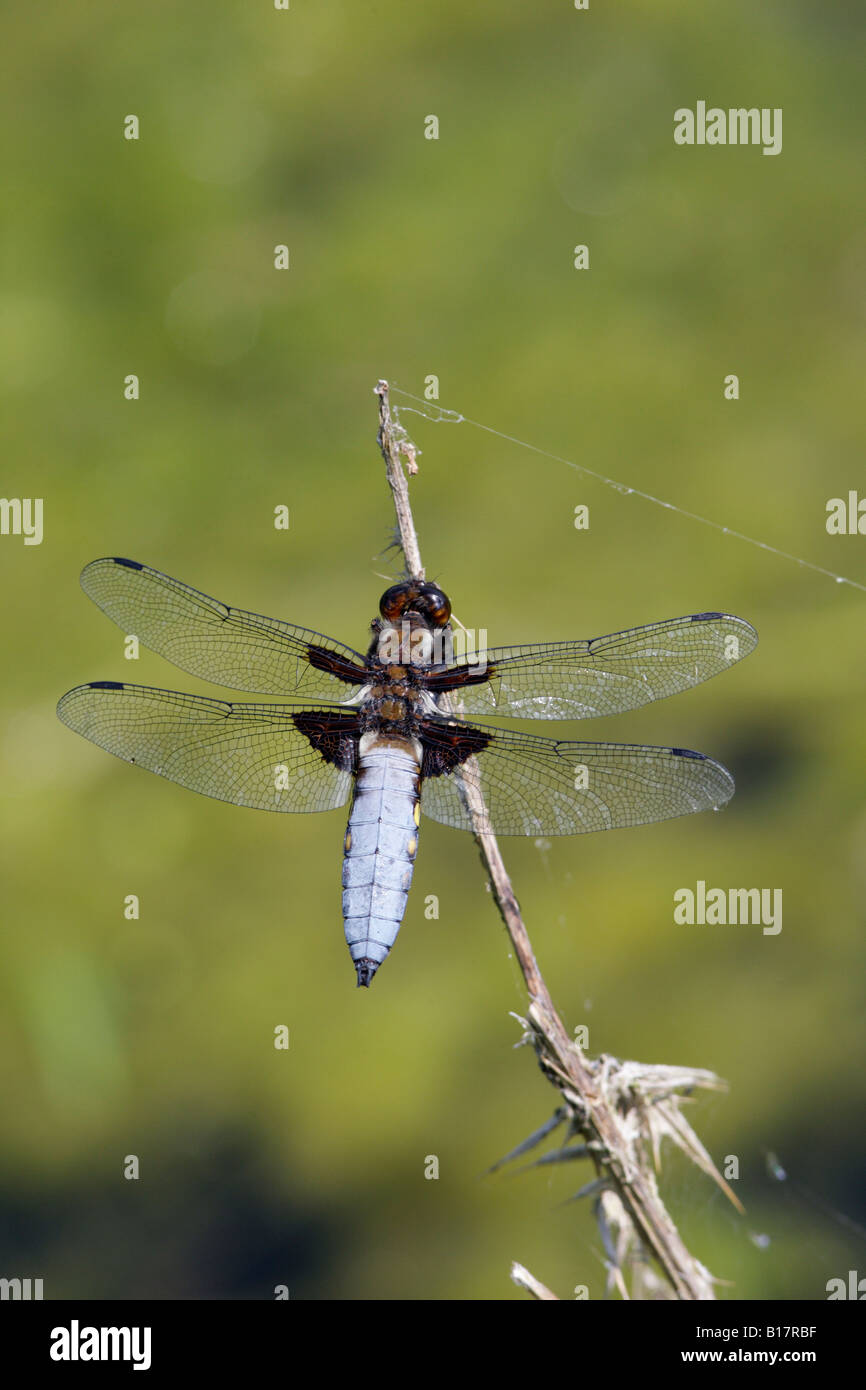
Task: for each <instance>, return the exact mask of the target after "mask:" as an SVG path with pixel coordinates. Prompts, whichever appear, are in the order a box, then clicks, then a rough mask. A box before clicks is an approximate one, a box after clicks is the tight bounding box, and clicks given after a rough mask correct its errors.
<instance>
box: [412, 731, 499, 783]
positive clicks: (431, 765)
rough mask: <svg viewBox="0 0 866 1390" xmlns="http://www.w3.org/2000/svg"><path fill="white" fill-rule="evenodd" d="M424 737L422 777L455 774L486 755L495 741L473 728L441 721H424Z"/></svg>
mask: <svg viewBox="0 0 866 1390" xmlns="http://www.w3.org/2000/svg"><path fill="white" fill-rule="evenodd" d="M420 733H421V745H422V747H423V749H424V757H423V759H422V762H421V776H422V777H441V776H442V774H443V773H446V772H453V771H454V769H455V767H459V766H460V765H461V763H465V762H466V761H467V759H468V758H471V757H473V755H474V754H476V753H481V752H483V751H484V749H485V748H486V747H487V746H488V744H489V743H490V741H491V738H493V734H492V733H490V734H488V733H485V731H484V730H483V729H478V728H475V727H474V726H472V725H470V724H458V723H457V722H456V721H453V720H439V719H424V720H422V721H421V728H420Z"/></svg>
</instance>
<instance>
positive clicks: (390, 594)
mask: <svg viewBox="0 0 866 1390" xmlns="http://www.w3.org/2000/svg"><path fill="white" fill-rule="evenodd" d="M416 591H417V586H416V585H414V584H409V583H403V584H392V585H391V588H390V589H386V590H385V592H384V594H383V595H382V597H381V598H380V599H379V612H380V613H381V614H382V617H383V618H387V619H388V621H389V622H392V623H393V622H394V621H395V619H397V618H399V617H401V616H402V614H403V613H405V611H406V608H407V607H408V605H409V601H410V599H411V598H412V597H413V595H414V594H415V593H416Z"/></svg>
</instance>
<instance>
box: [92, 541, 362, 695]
mask: <svg viewBox="0 0 866 1390" xmlns="http://www.w3.org/2000/svg"><path fill="white" fill-rule="evenodd" d="M81 587H82V588H83V589H84V592H85V593H86V594H87V595H88V597H89V598H92V599H93V601H94V603H96V604H98V605H99V607H100V608H101V609H102V611H103V612H104V613H107V614H108V616H109V618H111V619H112V620H113V621H114V622H115V623H117V624H118V626H119V627H121V628H123V630H124V632H127V633H131V634H134V635H135V636H136V637H137V638H138V640H139V641H140V642H141V643H142V644H143V645H144V646H145V647H148V648H149V649H150V650H151V651H153V652H157V653H158V655H159V656H164V657H166V658H167V660H169V661H171V662H173V663H174V665H175V666H179V667H180V668H181V670H183V671H189V672H190V674H191V675H193V676H201V677H202V678H203V679H204V680H208V681H213V682H214V684H216V685H228V686H231V687H232V688H233V689H234V690H250V691H255V692H258V693H260V694H270V695H280V694H283V693H285V694H295V695H302V696H303V697H304V698H305V699H310V700H333V701H340V700H344V699H346V697H347V695H349V694H350V693H351V690H352V687H353V686H357V685H360V684H362V683H363V681H364V679H365V674H364V669H363V665H364V659H363V657H362V656H360V654H359V653H358V652H356V651H353V650H352V648H351V647H345V646H343V644H342V643H340V642H334V641H333V640H332V639H331V638H330V637H323V636H322V635H321V634H320V633H318V632H311V631H309V630H308V629H307V628H303V627H293V626H292V625H291V624H290V623H283V622H280V621H279V620H278V619H277V618H265V617H262V616H261V615H260V614H258V613H245V612H243V611H242V610H241V609H240V608H227V607H226V605H225V604H224V603H220V602H219V601H218V600H217V599H215V598H208V596H207V594H200V593H199V592H198V590H197V589H191V588H190V586H189V585H188V584H182V583H181V582H180V580H178V579H171V578H169V576H168V575H167V574H160V572H159V570H155V569H151V568H150V566H149V565H140V564H139V563H138V562H137V561H136V560H123V559H120V558H117V557H109V558H106V559H104V560H94V561H93V563H92V564H90V565H88V566H87V567H86V569H84V570H83V571H82V574H81Z"/></svg>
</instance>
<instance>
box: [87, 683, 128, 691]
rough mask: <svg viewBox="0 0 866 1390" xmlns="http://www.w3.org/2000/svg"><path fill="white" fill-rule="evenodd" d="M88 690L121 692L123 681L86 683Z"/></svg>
mask: <svg viewBox="0 0 866 1390" xmlns="http://www.w3.org/2000/svg"><path fill="white" fill-rule="evenodd" d="M87 688H88V690H122V689H123V681H88V683H87Z"/></svg>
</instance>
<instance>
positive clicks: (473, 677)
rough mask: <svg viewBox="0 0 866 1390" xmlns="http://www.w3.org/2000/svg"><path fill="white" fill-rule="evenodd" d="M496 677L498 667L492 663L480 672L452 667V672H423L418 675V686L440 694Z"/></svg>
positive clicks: (467, 667) (479, 683)
mask: <svg viewBox="0 0 866 1390" xmlns="http://www.w3.org/2000/svg"><path fill="white" fill-rule="evenodd" d="M495 675H496V667H495V666H494V664H493V662H492V661H491V662H489V663H488V665H486V666H483V667H482V669H481V670H480V671H479V670H477V669H474V668H471V667H469V666H452V667H451V670H450V671H422V672H419V675H418V684H419V685H423V686H424V688H425V690H432V691H434V692H435V693H439V692H440V691H443V690H461V689H463V688H464V687H465V686H467V685H481V684H482V683H483V682H484V681H489V680H492V679H493V677H494V676H495Z"/></svg>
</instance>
